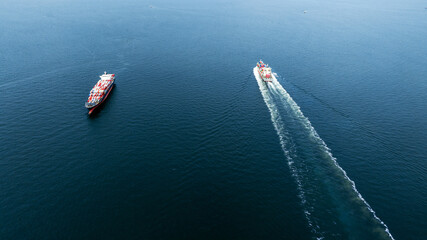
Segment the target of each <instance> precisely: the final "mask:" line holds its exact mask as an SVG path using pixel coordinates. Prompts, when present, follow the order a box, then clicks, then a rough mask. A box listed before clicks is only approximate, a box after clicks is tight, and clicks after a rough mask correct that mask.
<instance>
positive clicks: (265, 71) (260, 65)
mask: <svg viewBox="0 0 427 240" xmlns="http://www.w3.org/2000/svg"><path fill="white" fill-rule="evenodd" d="M256 66H257V71H258V74H259V76H260V77H261V79H262V80H263V81H264V82H272V81H273V77H272V75H273V74H272V73H271V68H270V67H268V64H265V63H264V62H263V61H262V60H259V62H257V64H256Z"/></svg>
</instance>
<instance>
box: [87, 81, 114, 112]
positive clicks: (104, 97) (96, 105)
mask: <svg viewBox="0 0 427 240" xmlns="http://www.w3.org/2000/svg"><path fill="white" fill-rule="evenodd" d="M113 87H114V81H113V82H112V83H111V85H110V86H109V87H108V89H107V93H106V94H105V95H104V96H103V97H102V98H101V100H100V101H99V103H97V104H95V105H89V104H88V103H86V104H85V107H86V108H87V109H94V108H96V107H98V106H99V105H101V104H102V103H103V102H104V101H105V99H107V97H108V95H109V94H110V92H111V90H112V89H113Z"/></svg>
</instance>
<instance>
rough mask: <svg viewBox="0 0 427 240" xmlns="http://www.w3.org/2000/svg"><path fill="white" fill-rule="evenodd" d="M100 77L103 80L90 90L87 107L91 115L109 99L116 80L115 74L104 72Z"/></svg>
mask: <svg viewBox="0 0 427 240" xmlns="http://www.w3.org/2000/svg"><path fill="white" fill-rule="evenodd" d="M99 77H100V78H101V79H99V81H98V82H97V83H96V84H95V86H94V87H93V88H92V90H90V94H89V97H88V99H87V101H86V103H85V107H86V108H88V109H90V110H89V114H91V113H92V112H93V111H94V110H95V109H96V108H97V107H98V106H99V105H101V104H102V103H103V102H104V101H105V99H107V97H108V95H109V94H110V92H111V89H113V87H114V80H115V79H116V77H115V74H107V72H104V74H103V75H101V76H99Z"/></svg>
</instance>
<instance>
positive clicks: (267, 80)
mask: <svg viewBox="0 0 427 240" xmlns="http://www.w3.org/2000/svg"><path fill="white" fill-rule="evenodd" d="M257 72H258V74H259V77H260V78H261V79H262V81H264V82H272V81H273V78H264V77H262V74H261V72H260V71H259V67H257Z"/></svg>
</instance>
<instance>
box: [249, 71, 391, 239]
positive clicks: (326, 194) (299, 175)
mask: <svg viewBox="0 0 427 240" xmlns="http://www.w3.org/2000/svg"><path fill="white" fill-rule="evenodd" d="M254 75H255V77H256V79H257V82H258V86H259V89H260V91H261V94H262V96H263V98H264V102H265V103H266V105H267V107H268V109H269V111H270V114H271V120H272V123H273V126H274V128H275V130H276V132H277V134H278V136H279V140H280V144H281V147H282V150H283V152H284V155H285V157H286V159H287V161H288V165H289V168H290V170H291V174H292V175H293V177H294V179H295V181H296V184H297V187H298V191H299V197H300V199H301V203H302V207H303V208H304V214H305V217H306V219H307V221H308V225H309V227H310V229H311V231H312V232H313V234H314V236H315V237H316V238H317V239H322V238H326V239H329V238H334V239H336V238H349V239H394V238H393V236H392V235H391V234H390V231H389V229H388V227H387V226H386V225H385V223H384V222H382V221H381V220H380V219H379V218H378V217H377V216H376V214H375V212H374V211H373V209H372V208H371V207H370V205H369V204H368V203H367V202H366V201H365V199H364V198H363V197H362V195H361V194H360V193H359V192H358V191H357V189H356V186H355V184H354V182H353V181H352V180H351V179H350V178H349V177H348V176H347V174H346V172H345V171H344V170H343V169H342V168H341V167H340V166H339V165H338V163H337V161H336V159H335V158H334V157H333V156H332V154H331V152H330V149H329V148H328V147H327V145H326V144H325V142H324V141H323V140H322V139H321V138H320V137H319V135H318V134H317V132H316V130H315V129H314V128H313V126H312V125H311V123H310V121H309V120H308V118H307V117H305V116H304V114H303V113H302V111H301V109H300V107H299V106H298V105H297V104H296V103H295V101H293V99H292V98H291V96H290V95H289V94H288V93H287V91H286V90H285V89H284V88H283V87H282V85H281V84H280V83H279V82H278V81H277V79H276V78H275V77H274V76H275V75H276V74H273V79H274V80H273V82H272V83H268V87H267V85H266V84H265V83H264V82H263V81H262V80H261V78H260V77H259V75H258V73H257V71H256V68H254ZM294 135H297V136H295V137H294ZM302 149H303V150H302Z"/></svg>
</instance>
